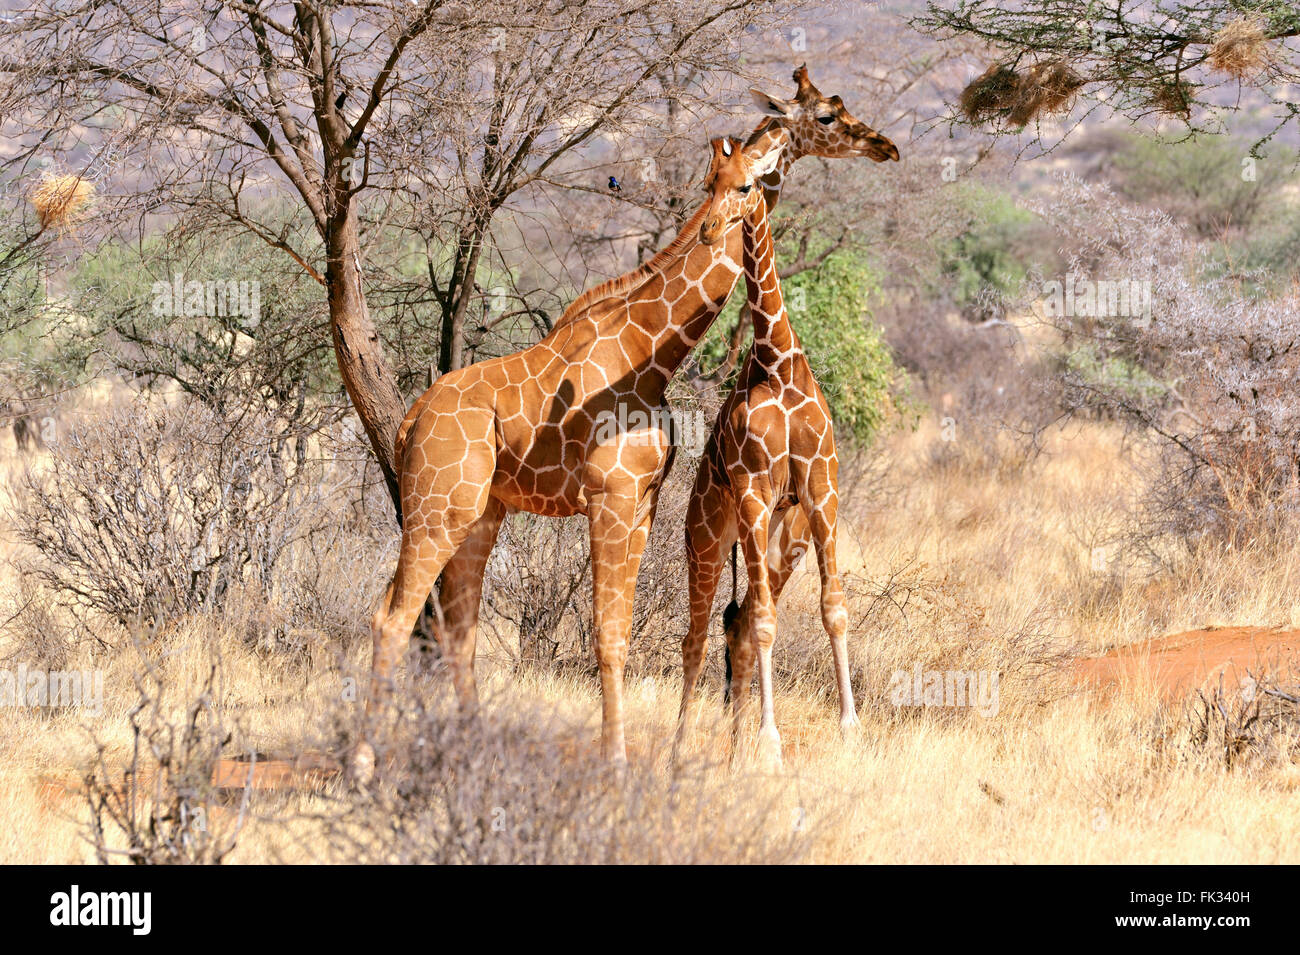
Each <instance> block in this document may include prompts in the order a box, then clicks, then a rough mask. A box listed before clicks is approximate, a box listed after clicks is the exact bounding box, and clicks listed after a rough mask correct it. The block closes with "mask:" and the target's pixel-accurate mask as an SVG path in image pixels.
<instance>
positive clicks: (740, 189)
mask: <svg viewBox="0 0 1300 955" xmlns="http://www.w3.org/2000/svg"><path fill="white" fill-rule="evenodd" d="M753 188H754V186H753V185H752V184H751V185H748V186H738V187H737V188H736V191H737V192H739V193H740V194H741V195H742V196H747V195H749V190H751V189H753Z"/></svg>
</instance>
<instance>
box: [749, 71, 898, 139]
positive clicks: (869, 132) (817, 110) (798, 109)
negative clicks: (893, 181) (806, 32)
mask: <svg viewBox="0 0 1300 955" xmlns="http://www.w3.org/2000/svg"><path fill="white" fill-rule="evenodd" d="M794 81H795V82H796V83H797V84H799V88H798V89H797V90H796V91H795V95H794V99H782V98H781V97H779V96H772V95H770V94H768V93H764V92H763V91H762V90H760V89H758V88H756V87H755V88H751V89H750V91H749V92H750V94H751V95H752V96H753V97H754V102H755V103H756V104H757V106H758V108H759V109H760V110H762V111H763V112H764V113H766V114H767V115H768V116H771V117H773V118H775V120H776V121H777V122H778V123H780V124H781V125H782V126H784V127H785V128H786V129H787V130H788V131H789V133H790V149H791V155H790V156H789V158H790V159H797V158H798V157H800V156H827V157H831V158H838V157H843V156H866V157H867V158H869V159H874V160H875V161H876V162H884V161H885V160H886V159H893V160H895V161H897V160H898V147H897V146H895V145H894V144H893V143H892V142H890V141H889V139H888V138H886V137H885V136H882V135H880V133H878V132H876V131H875V130H874V129H872V128H871V127H870V126H868V125H867V124H866V123H864V122H862V121H860V120H858V119H855V118H854V117H853V115H852V114H851V113H850V112H849V111H848V110H847V109H845V108H844V101H843V100H842V99H840V98H839V97H838V96H823V95H822V92H821V90H819V89H817V87H815V86H813V84H812V80H810V79H808V67H807V66H801V67H799V68H798V69H797V70H795V71H794Z"/></svg>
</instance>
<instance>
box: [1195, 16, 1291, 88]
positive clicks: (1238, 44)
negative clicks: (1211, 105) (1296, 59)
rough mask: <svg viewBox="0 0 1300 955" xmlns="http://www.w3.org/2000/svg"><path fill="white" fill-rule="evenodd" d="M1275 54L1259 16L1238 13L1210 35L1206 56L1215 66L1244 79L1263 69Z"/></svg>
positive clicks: (1239, 78)
mask: <svg viewBox="0 0 1300 955" xmlns="http://www.w3.org/2000/svg"><path fill="white" fill-rule="evenodd" d="M1275 55H1276V51H1275V50H1274V49H1273V46H1272V44H1271V43H1270V42H1269V40H1268V36H1267V35H1266V34H1265V33H1264V29H1263V27H1262V26H1261V24H1260V22H1259V20H1257V19H1255V18H1254V17H1238V18H1237V19H1236V20H1232V21H1230V22H1228V23H1227V24H1225V25H1224V27H1223V29H1221V30H1220V31H1219V32H1218V33H1216V34H1215V35H1214V44H1213V45H1212V46H1211V47H1210V52H1209V54H1208V58H1209V61H1210V65H1211V66H1213V67H1214V68H1215V69H1216V70H1219V71H1221V72H1224V73H1227V74H1229V75H1231V76H1233V77H1235V78H1236V79H1238V80H1244V79H1248V78H1250V77H1251V76H1253V75H1255V74H1256V73H1259V72H1260V71H1261V70H1264V69H1266V68H1267V67H1268V65H1269V64H1270V63H1271V62H1272V61H1273V57H1274V56H1275Z"/></svg>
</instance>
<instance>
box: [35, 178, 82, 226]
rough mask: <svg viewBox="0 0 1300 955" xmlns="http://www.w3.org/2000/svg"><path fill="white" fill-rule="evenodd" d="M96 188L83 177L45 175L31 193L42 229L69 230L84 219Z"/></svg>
mask: <svg viewBox="0 0 1300 955" xmlns="http://www.w3.org/2000/svg"><path fill="white" fill-rule="evenodd" d="M94 198H95V185H94V183H92V182H90V181H89V180H87V179H83V178H81V177H80V176H68V175H46V176H43V177H42V178H41V181H40V182H39V183H37V184H36V188H35V189H33V190H32V196H31V202H32V206H33V207H34V208H35V209H36V215H37V216H38V217H39V218H40V223H41V228H42V229H59V230H62V231H65V232H66V231H70V230H72V229H74V228H76V226H77V225H78V224H79V223H81V222H82V221H84V220H85V218H86V214H87V213H88V212H89V211H90V206H91V203H92V202H93V201H94Z"/></svg>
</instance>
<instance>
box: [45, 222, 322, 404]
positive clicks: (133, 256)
mask: <svg viewBox="0 0 1300 955" xmlns="http://www.w3.org/2000/svg"><path fill="white" fill-rule="evenodd" d="M177 293H179V294H177ZM219 294H220V295H222V296H224V297H218V295H219ZM69 300H70V304H71V308H72V309H73V310H74V311H75V312H77V313H78V314H79V315H80V316H82V320H83V322H84V324H85V326H86V329H85V330H86V332H87V337H88V338H90V339H93V340H95V341H97V342H98V344H99V346H100V348H101V353H102V355H103V358H104V361H105V362H106V363H107V364H108V365H109V367H110V368H112V369H113V370H115V371H119V372H123V373H127V374H130V375H132V376H141V377H142V378H143V379H144V380H146V381H152V380H164V381H169V382H173V383H175V384H176V385H178V386H179V387H180V388H181V389H182V390H183V391H185V392H187V393H188V394H191V395H193V396H194V397H196V398H198V399H199V400H201V401H204V402H206V403H209V404H212V405H214V406H219V405H221V404H223V403H225V402H226V401H227V400H229V399H231V398H232V397H237V400H239V401H241V402H242V401H251V402H253V403H254V404H256V403H258V402H259V401H285V400H287V399H288V398H289V396H290V395H291V394H292V393H295V392H297V391H299V390H301V389H303V388H306V389H307V390H309V391H310V390H318V391H332V390H334V388H335V385H334V382H335V381H336V375H335V372H334V368H333V356H332V355H331V354H330V351H329V347H328V345H329V340H328V338H327V337H322V335H321V330H322V322H323V312H324V308H325V295H324V289H323V288H322V287H321V286H320V284H319V283H317V282H316V281H314V280H313V279H311V277H310V276H308V275H307V274H306V273H305V272H303V271H302V270H301V269H300V268H298V267H297V266H296V265H294V264H293V263H292V262H291V261H290V260H289V259H288V258H287V257H286V256H285V255H284V254H283V253H281V252H278V251H276V250H274V249H271V248H270V247H268V246H267V245H266V243H264V242H262V241H261V240H260V239H258V238H257V237H255V236H252V235H248V234H246V233H239V234H233V235H230V236H220V237H214V236H211V235H204V236H194V235H183V234H182V235H176V234H172V235H160V236H154V237H150V238H148V239H146V240H145V241H144V242H143V243H141V244H138V245H127V244H124V243H106V244H105V245H103V246H101V247H100V248H98V249H97V250H95V252H94V253H93V254H91V255H88V256H85V257H84V258H83V259H82V260H81V261H80V262H79V263H78V266H77V268H76V270H75V272H74V273H73V275H72V278H71V283H70V290H69Z"/></svg>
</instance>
